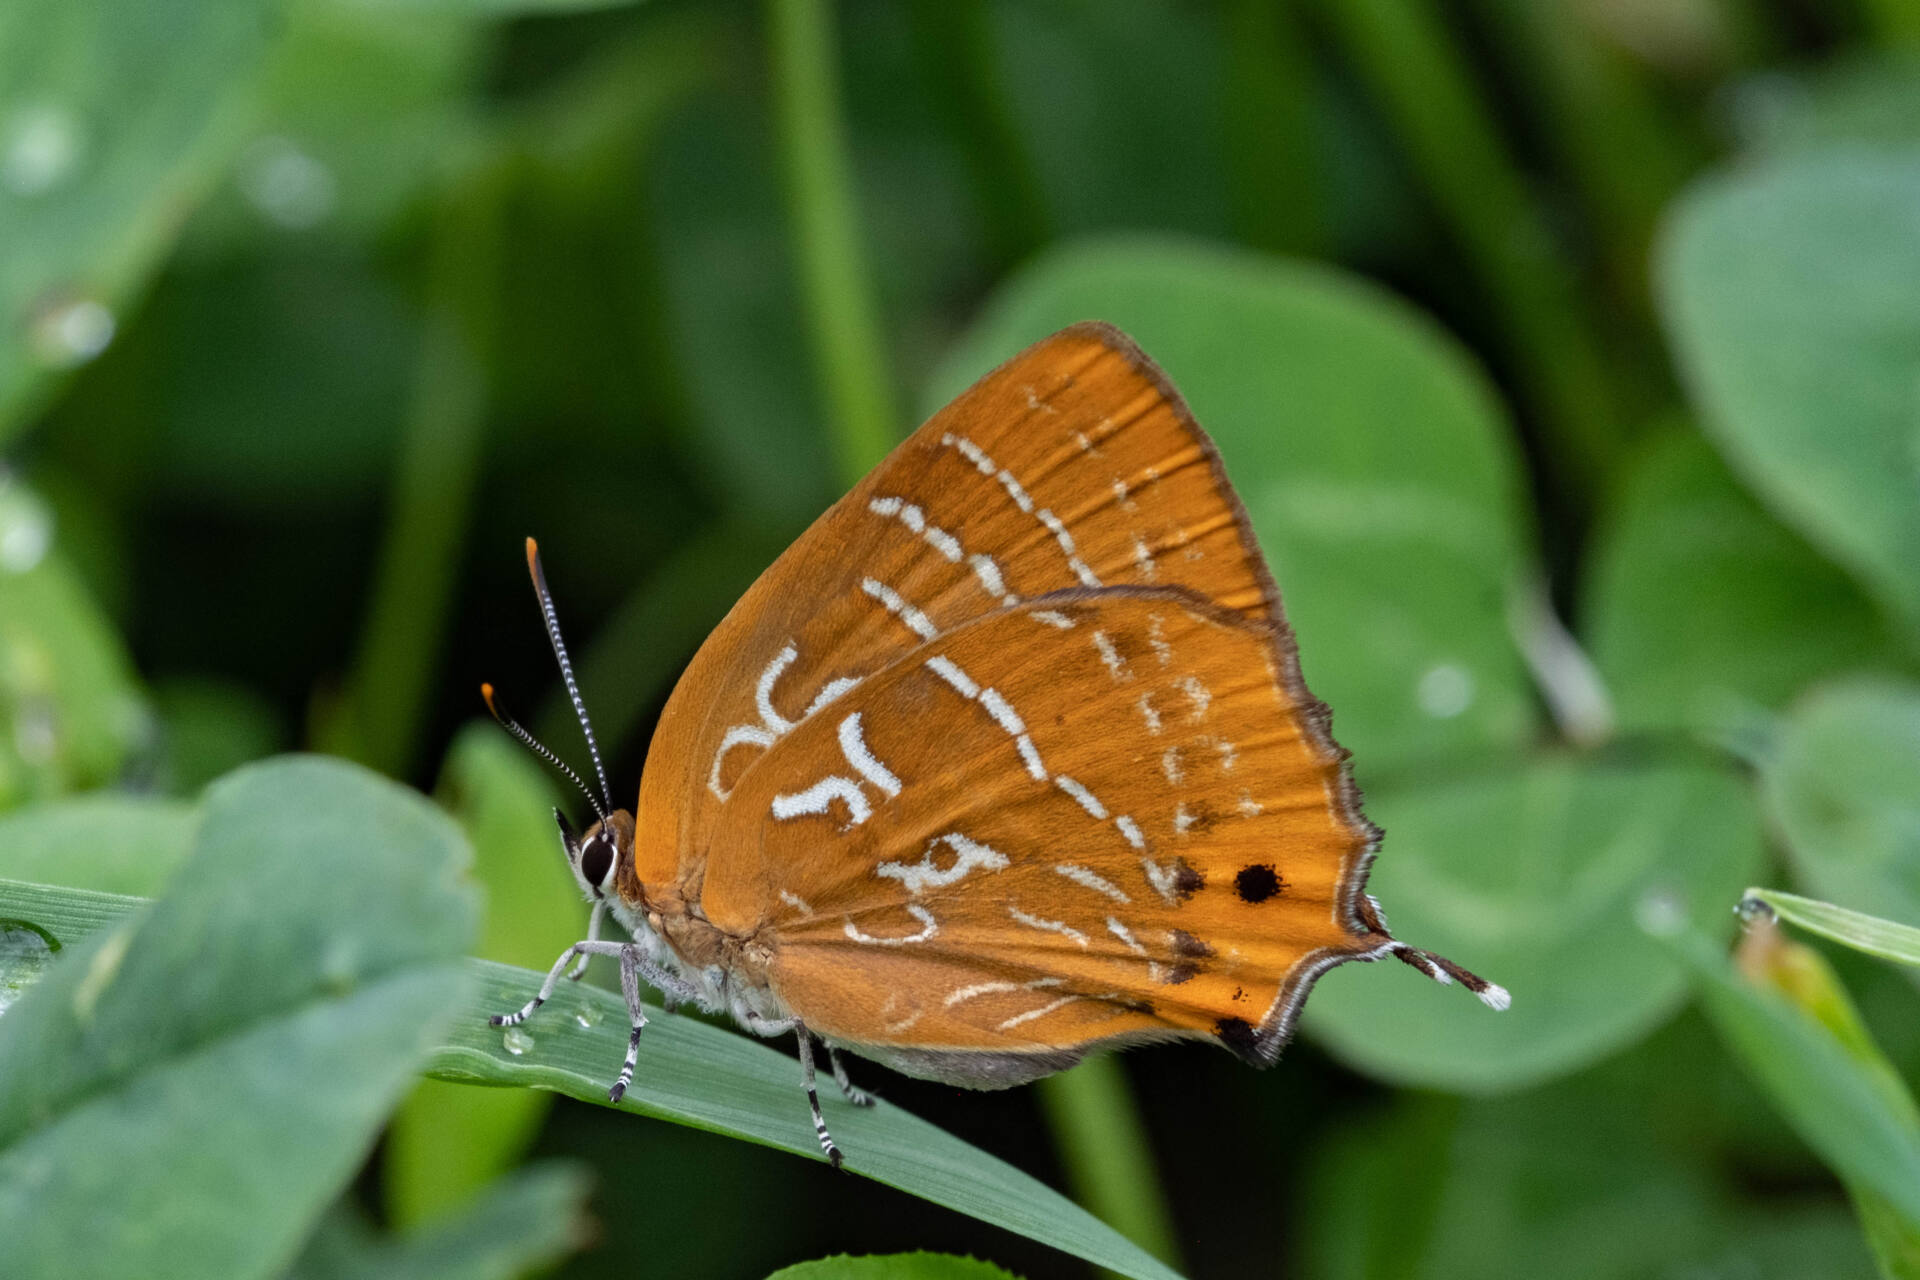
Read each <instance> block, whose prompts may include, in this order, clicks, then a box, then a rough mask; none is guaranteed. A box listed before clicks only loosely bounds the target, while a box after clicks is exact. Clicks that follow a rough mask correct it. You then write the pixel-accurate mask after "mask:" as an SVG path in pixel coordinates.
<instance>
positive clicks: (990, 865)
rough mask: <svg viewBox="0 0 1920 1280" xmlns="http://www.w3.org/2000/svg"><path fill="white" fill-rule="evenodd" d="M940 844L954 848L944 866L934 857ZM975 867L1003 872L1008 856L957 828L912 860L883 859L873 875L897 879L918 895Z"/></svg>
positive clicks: (964, 875) (939, 837)
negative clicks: (938, 863) (886, 860)
mask: <svg viewBox="0 0 1920 1280" xmlns="http://www.w3.org/2000/svg"><path fill="white" fill-rule="evenodd" d="M942 844H944V845H946V846H947V847H948V848H950V849H952V850H953V864H952V865H951V866H947V867H941V866H937V865H935V863H934V860H933V854H934V850H935V849H937V848H939V846H941V845H942ZM976 867H984V868H985V869H986V870H988V871H1004V870H1005V869H1006V867H1007V855H1006V854H1004V853H1001V852H1000V851H999V850H998V849H995V848H993V847H992V846H991V845H984V844H981V843H980V842H979V841H978V840H969V839H968V838H967V837H965V836H963V835H961V834H960V833H959V832H957V831H952V832H948V833H947V834H946V835H944V836H937V837H935V838H934V840H933V841H932V843H930V844H928V845H927V851H926V852H925V853H924V854H922V855H921V856H920V861H918V862H914V863H905V862H883V863H881V864H880V865H879V866H877V867H875V868H874V869H873V874H875V875H876V876H879V877H881V878H882V879H893V880H898V881H899V882H900V883H901V885H902V886H903V887H905V889H906V891H907V893H908V895H909V896H911V897H915V898H917V897H919V896H920V893H921V891H922V890H924V889H929V888H933V889H939V888H944V887H945V886H947V885H950V884H953V883H954V882H955V881H957V880H961V879H964V878H965V877H966V876H967V875H968V874H969V873H970V872H972V871H973V870H974V869H975V868H976Z"/></svg>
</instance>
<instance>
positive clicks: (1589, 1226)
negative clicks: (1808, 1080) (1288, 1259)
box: [1286, 1061, 1872, 1280]
mask: <svg viewBox="0 0 1920 1280" xmlns="http://www.w3.org/2000/svg"><path fill="white" fill-rule="evenodd" d="M1674 1069H1675V1068H1674V1064H1673V1063H1672V1062H1670V1061H1669V1062H1662V1063H1658V1064H1655V1071H1656V1073H1664V1072H1670V1071H1672V1070H1674ZM1656 1078H1657V1076H1656ZM1653 1101H1655V1100H1654V1099H1650V1098H1649V1097H1648V1096H1647V1095H1646V1094H1645V1093H1636V1094H1627V1093H1622V1092H1619V1091H1617V1090H1613V1089H1610V1088H1607V1087H1605V1084H1604V1081H1603V1080H1602V1079H1601V1078H1600V1077H1599V1076H1598V1074H1597V1073H1583V1074H1582V1075H1580V1076H1576V1077H1574V1078H1572V1079H1569V1080H1565V1081H1561V1082H1558V1083H1556V1084H1554V1085H1552V1086H1549V1087H1546V1088H1542V1089H1535V1090H1531V1091H1528V1092H1526V1093H1522V1094H1518V1095H1515V1096H1513V1097H1510V1098H1500V1099H1488V1100H1482V1101H1474V1102H1468V1103H1466V1104H1464V1105H1462V1104H1461V1103H1459V1102H1458V1101H1457V1100H1455V1099H1452V1098H1445V1097H1437V1096H1433V1095H1421V1094H1408V1095H1402V1096H1400V1097H1399V1098H1398V1099H1396V1100H1395V1101H1394V1102H1393V1103H1392V1104H1391V1105H1390V1106H1389V1108H1388V1109H1386V1110H1385V1111H1384V1112H1380V1113H1375V1114H1373V1115H1371V1116H1368V1117H1367V1118H1365V1119H1364V1120H1363V1121H1361V1122H1360V1124H1359V1126H1358V1127H1357V1128H1354V1127H1349V1126H1347V1125H1341V1126H1338V1127H1336V1128H1335V1129H1334V1130H1333V1131H1332V1132H1331V1133H1330V1134H1329V1135H1328V1136H1327V1140H1326V1141H1324V1142H1323V1143H1322V1144H1321V1145H1320V1146H1319V1147H1318V1148H1317V1149H1315V1150H1311V1151H1309V1152H1308V1153H1306V1156H1305V1160H1304V1166H1305V1174H1306V1176H1305V1178H1304V1183H1305V1192H1306V1194H1305V1196H1304V1198H1303V1199H1302V1200H1301V1202H1299V1203H1298V1204H1297V1205H1295V1206H1294V1207H1293V1210H1294V1211H1293V1212H1292V1213H1291V1214H1290V1215H1289V1220H1290V1221H1297V1222H1300V1223H1302V1224H1304V1225H1303V1229H1302V1231H1301V1233H1300V1236H1299V1237H1298V1238H1297V1239H1296V1240H1295V1241H1294V1242H1293V1243H1294V1248H1293V1249H1292V1250H1290V1253H1291V1256H1292V1257H1293V1258H1294V1259H1297V1265H1296V1267H1295V1268H1293V1269H1291V1270H1289V1271H1287V1272H1286V1274H1289V1275H1292V1274H1299V1275H1310V1276H1314V1277H1316V1278H1317V1280H1483V1278H1485V1277H1492V1276H1541V1277H1546V1276H1551V1277H1553V1278H1554V1280H1644V1278H1645V1277H1652V1276H1661V1277H1676V1278H1677V1277H1682V1276H1698V1277H1702V1278H1704V1277H1709V1276H1711V1277H1723V1278H1726V1280H1731V1278H1732V1277H1742V1278H1743V1280H1857V1278H1858V1277H1860V1276H1863V1275H1867V1274H1869V1273H1870V1269H1871V1267H1872V1260H1871V1258H1870V1257H1869V1256H1868V1253H1867V1251H1866V1249H1865V1248H1864V1247H1863V1245H1862V1243H1861V1240H1860V1233H1859V1230H1858V1228H1857V1226H1856V1225H1855V1224H1854V1222H1853V1221H1852V1220H1851V1217H1850V1215H1849V1214H1848V1213H1847V1212H1846V1210H1845V1209H1844V1208H1843V1207H1841V1206H1840V1205H1838V1204H1832V1205H1826V1204H1819V1203H1812V1204H1802V1203H1800V1202H1799V1201H1798V1200H1795V1201H1791V1202H1784V1203H1783V1202H1782V1199H1781V1198H1780V1197H1777V1196H1776V1197H1767V1198H1765V1199H1762V1198H1761V1197H1759V1196H1743V1197H1738V1198H1736V1197H1733V1196H1730V1195H1728V1193H1727V1191H1726V1189H1725V1188H1724V1187H1723V1185H1722V1170H1721V1168H1720V1167H1719V1163H1718V1162H1720V1161H1723V1160H1724V1159H1725V1158H1726V1153H1725V1151H1724V1150H1722V1149H1720V1148H1718V1147H1716V1146H1714V1145H1713V1144H1712V1142H1711V1141H1710V1140H1703V1138H1702V1136H1701V1135H1698V1134H1693V1133H1680V1134H1676V1133H1674V1132H1673V1131H1672V1129H1671V1128H1669V1127H1668V1126H1667V1125H1666V1124H1665V1123H1664V1117H1662V1116H1661V1115H1660V1114H1659V1112H1658V1110H1657V1109H1656V1107H1654V1106H1650V1105H1649V1103H1650V1102H1653ZM1717 1101H1720V1102H1721V1103H1722V1105H1724V1099H1718V1100H1717Z"/></svg>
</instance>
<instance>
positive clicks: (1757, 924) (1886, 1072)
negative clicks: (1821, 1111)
mask: <svg viewBox="0 0 1920 1280" xmlns="http://www.w3.org/2000/svg"><path fill="white" fill-rule="evenodd" d="M1745 905H1746V904H1745V903H1743V904H1742V906H1743V907H1744V906H1745ZM1747 919H1748V928H1747V935H1746V937H1745V938H1743V939H1742V940H1741V943H1740V948H1739V951H1738V953H1737V962H1738V967H1739V969H1740V971H1741V974H1742V976H1744V977H1745V978H1746V979H1747V980H1748V981H1749V982H1751V983H1753V984H1754V985H1755V986H1757V987H1759V988H1761V989H1762V990H1765V991H1769V992H1772V993H1775V994H1778V995H1781V996H1784V997H1785V998H1786V1000H1787V1002H1788V1003H1789V1004H1791V1005H1792V1006H1793V1007H1794V1008H1795V1009H1796V1010H1797V1011H1798V1012H1799V1013H1800V1014H1801V1015H1802V1016H1803V1017H1804V1018H1805V1020H1806V1021H1807V1023H1808V1027H1807V1030H1808V1031H1809V1033H1811V1034H1816V1035H1817V1034H1823V1033H1824V1035H1825V1036H1826V1037H1827V1038H1828V1039H1830V1040H1831V1041H1832V1042H1833V1043H1835V1044H1837V1045H1838V1046H1840V1048H1841V1049H1843V1050H1844V1051H1845V1052H1846V1055H1847V1057H1848V1058H1850V1059H1851V1060H1852V1063H1853V1066H1854V1068H1855V1069H1856V1070H1857V1071H1858V1072H1859V1073H1860V1074H1861V1075H1862V1076H1863V1077H1864V1078H1865V1080H1866V1081H1867V1083H1868V1084H1870V1085H1872V1086H1873V1087H1874V1089H1875V1091H1876V1092H1877V1093H1878V1094H1879V1095H1880V1102H1881V1105H1882V1107H1883V1109H1884V1111H1885V1122H1886V1123H1887V1124H1889V1125H1892V1126H1895V1127H1898V1128H1901V1129H1904V1130H1905V1131H1906V1132H1907V1133H1908V1134H1909V1135H1910V1136H1911V1137H1913V1138H1915V1139H1917V1140H1920V1107H1916V1106H1915V1105H1914V1101H1913V1095H1912V1094H1911V1093H1909V1092H1907V1087H1906V1085H1905V1083H1903V1082H1902V1081H1901V1079H1900V1073H1899V1072H1898V1071H1896V1070H1895V1069H1894V1066H1893V1064H1892V1063H1890V1062H1888V1061H1887V1056H1886V1054H1885V1053H1884V1052H1882V1051H1881V1048H1880V1046H1879V1045H1878V1044H1876V1043H1875V1042H1874V1038H1873V1033H1872V1032H1870V1031H1868V1030H1867V1025H1866V1023H1865V1022H1864V1021H1863V1020H1862V1019H1861V1017H1860V1012H1859V1010H1858V1009H1857V1008H1855V1007H1854V1003H1853V999H1852V997H1851V996H1849V995H1848V993H1847V989H1846V988H1845V987H1844V986H1842V985H1841V983H1840V977H1839V975H1838V974H1836V973H1835V972H1834V970H1833V966H1831V965H1829V964H1828V963H1827V962H1826V960H1825V959H1823V958H1822V957H1821V955H1820V953H1819V952H1817V951H1815V950H1814V949H1813V948H1812V947H1808V946H1803V945H1801V944H1800V943H1797V942H1793V941H1791V940H1789V939H1787V938H1786V937H1784V936H1782V934H1781V932H1780V929H1779V926H1778V925H1776V924H1775V923H1774V921H1773V919H1772V917H1770V916H1765V915H1757V916H1756V915H1750V916H1748V917H1747ZM1846 1182H1847V1191H1848V1193H1849V1194H1850V1195H1851V1196H1852V1197H1853V1202H1854V1210H1855V1212H1856V1213H1858V1214H1859V1216H1860V1223H1861V1226H1862V1227H1863V1228H1865V1230H1866V1233H1867V1239H1868V1241H1869V1242H1870V1243H1871V1244H1872V1245H1873V1249H1874V1253H1875V1254H1876V1255H1877V1256H1878V1257H1879V1259H1880V1264H1881V1270H1882V1271H1883V1272H1884V1273H1885V1274H1887V1275H1889V1276H1895V1277H1899V1280H1916V1278H1920V1218H1917V1217H1914V1216H1912V1215H1911V1214H1906V1213H1902V1212H1901V1210H1900V1209H1899V1208H1898V1207H1897V1206H1896V1205H1894V1204H1892V1203H1890V1202H1889V1201H1888V1200H1887V1198H1886V1197H1885V1196H1884V1195H1883V1194H1881V1193H1880V1192H1879V1191H1878V1190H1877V1189H1876V1188H1873V1187H1869V1186H1862V1185H1860V1184H1859V1183H1858V1182H1857V1181H1855V1180H1853V1179H1850V1178H1849V1179H1846Z"/></svg>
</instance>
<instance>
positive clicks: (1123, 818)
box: [1113, 813, 1147, 849]
mask: <svg viewBox="0 0 1920 1280" xmlns="http://www.w3.org/2000/svg"><path fill="white" fill-rule="evenodd" d="M1113 825H1114V826H1116V827H1118V828H1120V834H1121V835H1123V836H1125V837H1126V838H1127V843H1128V844H1130V845H1132V846H1133V847H1134V848H1136V849H1144V848H1146V847H1147V838H1146V837H1145V836H1143V835H1141V834H1140V825H1139V824H1138V823H1136V822H1135V821H1134V820H1133V819H1132V818H1129V817H1128V816H1127V815H1126V814H1124V813H1123V814H1121V815H1120V816H1119V817H1117V818H1115V819H1114V820H1113Z"/></svg>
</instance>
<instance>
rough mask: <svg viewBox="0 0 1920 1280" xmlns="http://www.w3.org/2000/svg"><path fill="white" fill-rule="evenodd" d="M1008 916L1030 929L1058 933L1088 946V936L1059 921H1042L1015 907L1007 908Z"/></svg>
mask: <svg viewBox="0 0 1920 1280" xmlns="http://www.w3.org/2000/svg"><path fill="white" fill-rule="evenodd" d="M1007 914H1008V915H1010V916H1012V917H1013V918H1014V919H1015V920H1017V921H1019V922H1020V923H1021V924H1024V925H1026V926H1027V927H1028V928H1029V929H1042V930H1045V931H1046V932H1048V933H1057V934H1059V935H1061V936H1062V937H1066V938H1072V939H1073V940H1074V941H1075V942H1077V943H1079V944H1080V945H1081V946H1083V947H1084V946H1086V945H1087V935H1086V934H1084V933H1082V932H1080V931H1079V930H1078V929H1076V928H1074V927H1073V926H1072V925H1069V924H1063V923H1062V922H1060V921H1058V920H1042V919H1041V918H1040V917H1039V916H1030V915H1028V914H1027V913H1026V912H1024V911H1022V910H1021V909H1020V908H1018V907H1014V906H1009V907H1008V908H1007Z"/></svg>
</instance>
